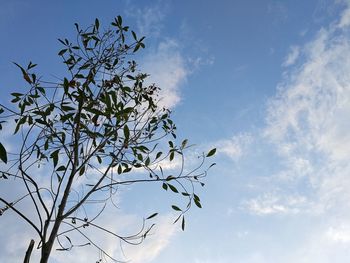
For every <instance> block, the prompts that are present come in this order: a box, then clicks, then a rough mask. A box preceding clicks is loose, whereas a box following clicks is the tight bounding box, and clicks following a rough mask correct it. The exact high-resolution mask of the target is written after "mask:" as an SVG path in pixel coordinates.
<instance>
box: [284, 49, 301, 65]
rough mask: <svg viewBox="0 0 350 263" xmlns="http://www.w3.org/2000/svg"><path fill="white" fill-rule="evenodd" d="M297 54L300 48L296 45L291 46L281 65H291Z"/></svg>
mask: <svg viewBox="0 0 350 263" xmlns="http://www.w3.org/2000/svg"><path fill="white" fill-rule="evenodd" d="M299 54H300V48H299V47H298V46H291V47H290V52H289V54H288V56H287V57H286V59H285V61H284V62H283V64H282V65H283V66H284V67H288V66H291V65H293V64H294V63H295V62H296V60H297V59H298V58H299Z"/></svg>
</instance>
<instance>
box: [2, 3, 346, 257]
mask: <svg viewBox="0 0 350 263" xmlns="http://www.w3.org/2000/svg"><path fill="white" fill-rule="evenodd" d="M117 15H122V17H123V19H124V21H125V23H126V24H129V25H130V26H131V27H132V28H133V29H135V31H136V32H137V33H138V34H139V35H145V36H146V39H145V44H146V48H145V49H144V50H143V51H142V54H141V55H140V57H138V62H139V64H140V67H141V68H142V70H143V71H145V72H147V73H149V74H150V81H151V82H155V83H156V84H157V85H158V86H159V87H161V88H162V96H163V97H164V99H163V103H164V104H165V105H166V106H168V107H170V108H171V109H172V110H173V118H174V120H175V122H176V124H177V127H178V134H179V136H180V137H182V138H189V140H190V141H191V142H192V143H195V144H196V145H197V146H196V147H197V151H200V150H204V151H205V150H208V149H211V148H213V147H216V148H217V155H216V156H215V158H214V161H215V162H216V163H217V165H216V166H215V167H214V168H213V169H212V170H211V171H210V173H209V174H208V176H207V178H206V179H205V183H206V186H205V187H204V188H203V189H201V190H200V196H201V199H202V203H203V208H202V209H195V208H194V209H192V210H191V211H190V213H189V215H188V216H187V218H186V231H185V232H182V231H181V230H180V227H179V226H178V225H173V224H172V220H173V214H172V213H171V211H170V210H171V209H169V208H168V207H169V204H168V201H169V200H168V198H167V197H165V195H164V194H157V195H155V196H152V195H151V193H150V191H151V192H152V191H153V189H152V188H150V190H149V189H127V190H125V192H123V193H121V196H120V200H119V201H118V202H120V207H121V210H120V213H118V215H117V216H115V215H114V214H111V213H106V214H105V215H104V217H103V218H102V219H101V220H103V222H105V224H107V225H109V226H111V227H112V228H113V227H114V228H115V227H117V228H118V229H123V228H125V229H129V228H130V227H132V226H133V225H135V224H137V223H139V218H142V217H143V216H144V214H142V213H141V211H143V210H142V208H143V207H144V206H146V207H149V208H150V209H151V210H152V209H154V210H157V209H158V208H159V210H161V211H162V213H161V215H160V217H159V219H158V223H157V227H156V229H155V230H154V232H152V235H151V237H150V238H149V239H147V240H146V242H145V243H144V244H142V245H140V246H138V247H126V248H125V249H124V254H123V255H121V254H118V253H119V252H117V250H116V247H118V246H119V243H117V242H115V241H113V240H109V239H106V240H105V246H106V247H107V248H108V249H109V251H112V253H114V254H115V255H117V256H121V257H124V258H123V259H128V260H130V262H133V263H139V262H143V263H145V262H147V263H160V262H167V263H175V262H187V263H214V262H215V263H232V262H234V263H279V262H285V263H295V262H298V263H303V262H305V263H310V262H317V263H329V262H337V263H343V262H344V263H345V262H348V260H349V258H350V212H349V211H350V209H349V208H350V202H349V200H350V191H349V188H350V133H349V130H350V122H349V116H350V74H349V72H350V1H348V0H308V1H301V0H284V1H282V0H281V1H277V0H274V1H272V0H232V1H229V0H218V1H203V0H201V1H200V0H190V1H183V0H176V1H175V0H173V1H171V0H150V1H141V0H119V1H118V0H113V1H112V0H104V1H91V0H84V1H82V0H76V1H68V0H63V1H43V0H33V1H25V0H12V1H4V0H0V32H1V34H2V36H1V38H0V39H1V41H0V47H1V48H0V71H1V76H2V78H1V79H0V87H1V89H0V94H1V96H0V101H1V103H3V102H5V101H8V100H9V98H10V96H9V93H10V92H14V91H20V90H21V89H23V81H22V79H21V77H20V74H19V72H18V69H17V68H16V67H15V66H14V65H13V63H12V62H13V61H15V62H18V63H23V64H26V63H28V62H29V61H33V62H35V63H38V65H39V66H38V70H40V73H41V74H42V75H43V76H48V77H56V76H58V75H61V73H62V67H61V65H60V60H59V58H58V56H57V55H56V54H57V51H58V50H59V49H60V46H59V43H58V41H57V38H61V37H73V36H74V26H73V25H74V23H75V22H78V23H79V24H81V25H86V26H87V25H89V24H91V23H93V21H94V20H95V18H96V17H98V18H99V19H100V23H101V24H105V25H107V24H108V23H109V22H110V21H111V20H112V19H113V18H114V17H116V16H117ZM6 136H8V135H6ZM6 136H5V135H3V134H0V141H4V140H5V139H6V138H7V137H6ZM190 157H191V155H190ZM0 183H2V182H0ZM11 187H13V188H11V191H12V190H13V192H15V187H16V186H15V185H12V186H11ZM145 187H149V186H145ZM0 189H2V190H3V189H4V186H2V188H0ZM8 189H9V188H7V190H8ZM3 191H4V190H3ZM149 194H150V196H151V197H148V195H149ZM146 195H147V198H145V196H146ZM145 199H149V200H148V201H149V202H150V204H147V205H145V204H144V202H146V201H145ZM0 233H1V234H0V244H3V245H1V246H0V261H1V262H2V261H4V262H20V259H21V258H22V255H23V254H24V251H25V248H26V246H27V244H28V242H29V241H28V240H29V239H30V237H31V235H32V234H33V233H31V232H30V230H29V228H28V227H27V226H26V225H24V224H21V223H20V222H17V221H16V219H15V218H14V215H13V214H12V215H11V214H9V215H8V216H7V217H5V216H3V217H1V218H0ZM97 238H99V237H97ZM101 238H102V237H101ZM35 256H36V255H34V257H35ZM95 258H98V253H97V252H96V251H94V250H93V249H90V248H88V249H86V248H76V249H74V250H73V251H71V252H67V253H64V252H55V254H54V256H53V258H52V262H54V263H55V262H63V260H64V259H65V260H67V262H90V261H91V262H95V261H96V259H95ZM11 260H13V261H11ZM87 260H90V261H87Z"/></svg>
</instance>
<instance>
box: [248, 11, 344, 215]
mask: <svg viewBox="0 0 350 263" xmlns="http://www.w3.org/2000/svg"><path fill="white" fill-rule="evenodd" d="M349 9H350V8H348V9H346V10H344V12H343V14H342V16H341V19H340V22H339V23H332V24H331V25H330V26H329V27H328V28H322V29H321V30H320V31H319V32H318V33H317V34H316V36H315V38H314V39H313V40H312V41H311V42H310V43H308V44H306V45H305V46H304V47H302V48H295V50H294V51H293V50H292V52H291V54H289V56H288V57H287V59H286V62H285V64H287V65H292V64H293V63H294V62H295V59H296V58H297V57H298V56H302V58H303V59H305V60H304V62H303V63H301V64H300V66H295V67H294V68H290V69H289V71H288V72H286V74H285V79H284V80H283V82H282V83H281V84H280V85H279V87H278V92H277V95H276V96H275V97H274V98H273V99H271V100H270V102H269V104H268V110H267V118H266V119H267V126H266V127H265V129H264V138H265V139H268V141H269V142H270V143H272V145H273V146H274V147H275V149H276V150H277V152H278V154H279V156H280V158H281V159H282V163H283V165H284V168H283V169H281V170H280V171H279V172H277V173H275V174H274V176H272V177H271V178H270V179H271V180H270V182H272V184H274V186H271V187H270V188H269V190H266V191H267V192H265V193H263V194H261V196H259V197H257V198H253V199H252V200H250V201H248V202H247V203H246V205H247V207H248V208H249V209H250V210H251V211H255V213H257V214H273V213H286V211H288V212H290V211H291V212H298V213H299V212H310V211H312V212H314V213H317V214H318V213H324V215H327V217H328V216H329V217H331V214H330V213H327V211H334V209H335V210H336V211H338V212H341V211H344V210H346V209H348V208H350V205H349V204H348V203H349V202H348V200H349V199H350V194H349V191H348V189H349V188H350V176H349V175H350V165H349V163H350V121H349V116H350V37H349V29H350V28H349V27H350V22H348V17H349V16H350V12H349ZM349 21H350V20H349ZM274 187H275V188H276V189H282V191H278V192H276V191H272V193H273V194H271V192H270V190H271V188H272V189H273V188H274ZM306 192H307V193H308V194H307V195H306V194H305V193H306ZM290 196H292V197H293V196H297V197H302V198H301V199H297V200H299V201H298V202H296V203H294V202H291V200H293V198H292V199H290Z"/></svg>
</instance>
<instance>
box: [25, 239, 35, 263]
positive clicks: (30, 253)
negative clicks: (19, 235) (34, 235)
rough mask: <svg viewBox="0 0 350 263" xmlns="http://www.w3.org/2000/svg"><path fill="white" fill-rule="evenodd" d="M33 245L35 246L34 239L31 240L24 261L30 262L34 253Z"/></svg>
mask: <svg viewBox="0 0 350 263" xmlns="http://www.w3.org/2000/svg"><path fill="white" fill-rule="evenodd" d="M33 247H34V240H33V239H32V240H30V243H29V246H28V249H27V251H26V255H25V257H24V261H23V263H29V261H30V256H31V255H32V251H33Z"/></svg>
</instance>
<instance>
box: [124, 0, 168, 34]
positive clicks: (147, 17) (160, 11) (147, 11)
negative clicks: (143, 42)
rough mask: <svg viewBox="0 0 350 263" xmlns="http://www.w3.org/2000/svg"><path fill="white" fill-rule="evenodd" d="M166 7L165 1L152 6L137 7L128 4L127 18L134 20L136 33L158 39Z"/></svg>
mask: <svg viewBox="0 0 350 263" xmlns="http://www.w3.org/2000/svg"><path fill="white" fill-rule="evenodd" d="M167 9H168V5H167V3H166V2H165V1H158V3H156V4H154V5H152V6H145V7H144V8H140V7H137V6H135V5H133V4H132V3H131V2H129V4H128V7H127V9H126V14H127V16H129V17H131V18H133V19H135V21H136V26H137V32H138V33H139V34H140V35H143V36H147V37H158V36H159V35H160V33H161V31H162V28H163V20H164V18H165V16H166V13H167Z"/></svg>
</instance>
